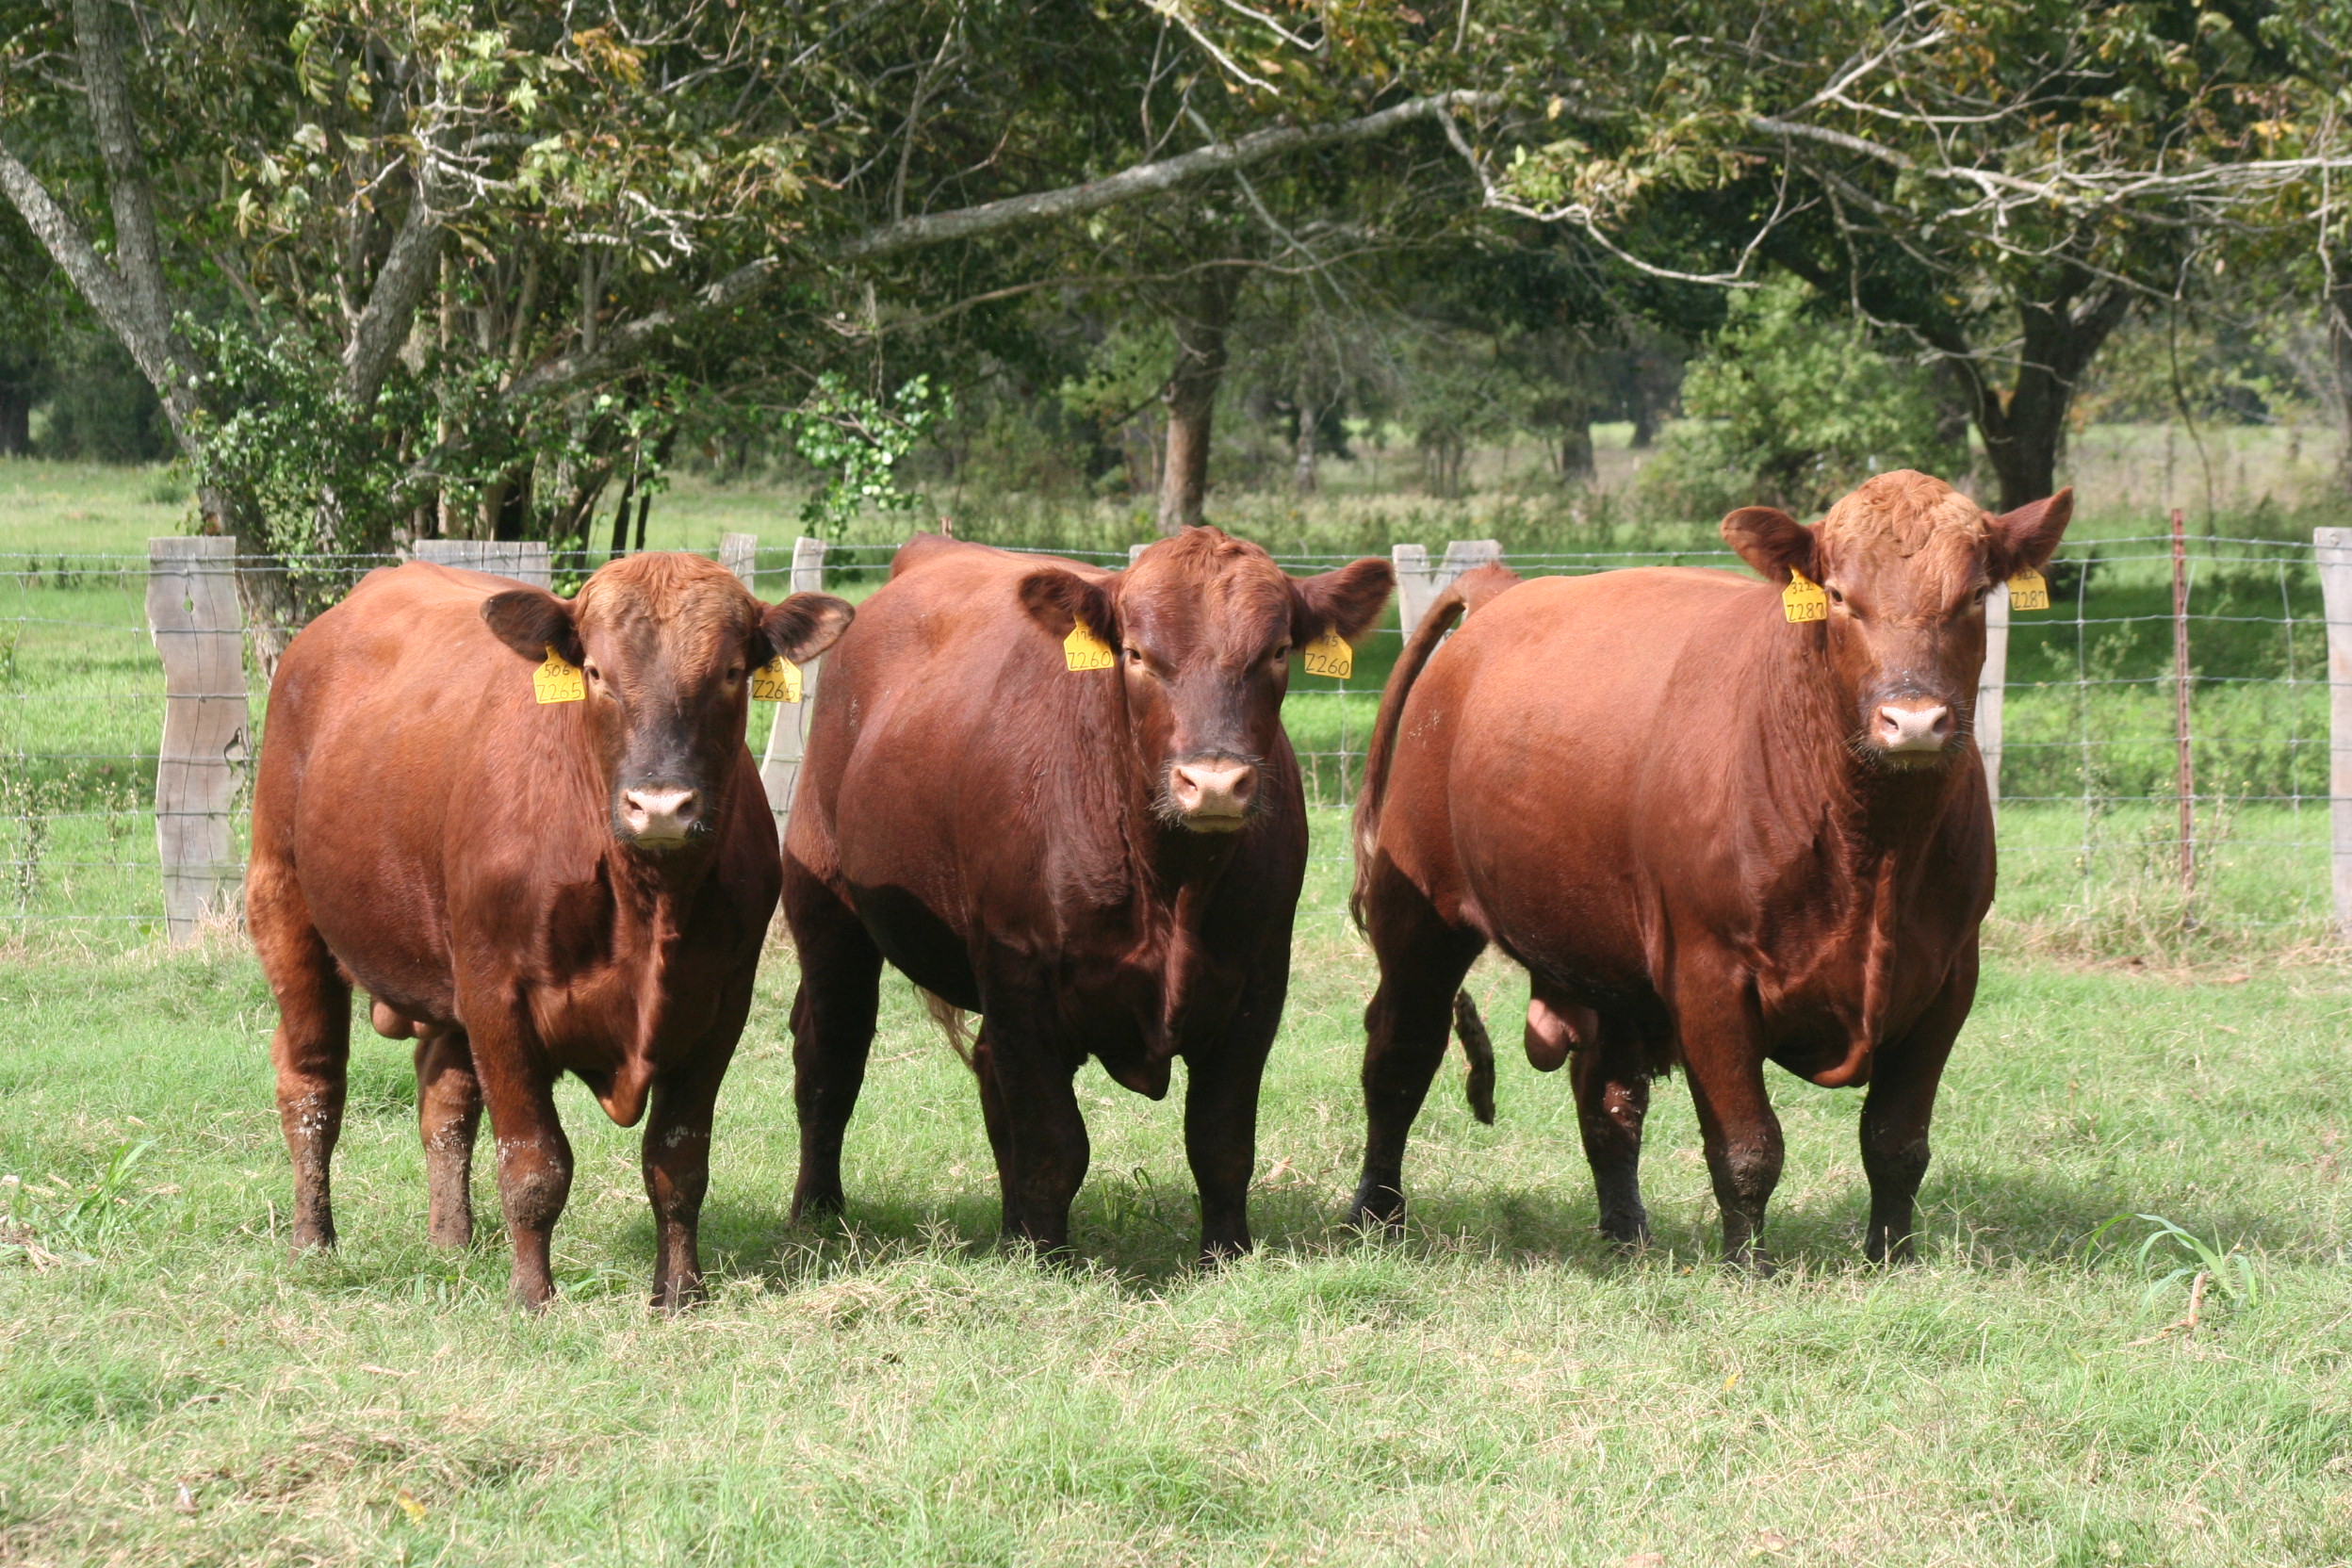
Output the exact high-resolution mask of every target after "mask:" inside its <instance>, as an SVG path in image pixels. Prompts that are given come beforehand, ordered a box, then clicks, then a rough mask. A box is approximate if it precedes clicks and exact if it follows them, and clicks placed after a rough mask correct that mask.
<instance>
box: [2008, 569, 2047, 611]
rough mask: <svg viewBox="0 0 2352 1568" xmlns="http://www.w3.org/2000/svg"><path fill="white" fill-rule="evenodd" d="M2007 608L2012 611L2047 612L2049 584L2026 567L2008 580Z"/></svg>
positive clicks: (2038, 574) (2039, 574)
mask: <svg viewBox="0 0 2352 1568" xmlns="http://www.w3.org/2000/svg"><path fill="white" fill-rule="evenodd" d="M2009 608H2010V609H2012V610H2048V609H2049V608H2050V584H2049V583H2048V582H2046V581H2044V580H2042V574H2041V573H2039V572H2037V571H2035V570H2034V568H2033V567H2031V566H2028V567H2027V568H2025V570H2023V571H2021V572H2019V573H2018V574H2017V576H2015V577H2013V578H2011V579H2010V580H2009Z"/></svg>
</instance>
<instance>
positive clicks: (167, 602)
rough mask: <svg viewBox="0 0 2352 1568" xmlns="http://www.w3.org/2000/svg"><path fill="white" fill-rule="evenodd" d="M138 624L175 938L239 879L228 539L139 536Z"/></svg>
mask: <svg viewBox="0 0 2352 1568" xmlns="http://www.w3.org/2000/svg"><path fill="white" fill-rule="evenodd" d="M147 626H148V629H149V630H150V631H151V632H152V633H153V634H154V636H155V650H156V652H157V653H159V654H160V655H161V656H162V659H163V691H164V698H163V743H162V748H161V754H160V755H159V756H158V757H157V759H156V762H155V848H156V851H157V853H158V856H159V858H160V859H161V861H162V864H163V919H164V930H165V933H166V935H167V937H168V938H169V939H170V940H172V941H173V942H185V941H191V940H193V939H195V936H196V932H197V927H198V925H199V923H201V922H202V921H203V920H204V917H205V916H207V915H220V914H226V913H228V912H230V911H231V910H233V909H234V908H235V907H236V906H237V890H238V887H239V884H240V883H242V881H243V880H244V867H243V866H242V865H240V864H239V863H238V861H237V840H236V835H235V833H234V831H233V827H234V824H233V823H232V821H231V818H230V815H229V809H230V807H231V805H232V804H233V803H234V802H235V800H236V798H237V781H238V776H239V775H240V774H241V773H242V771H243V769H244V764H245V763H246V761H247V760H248V759H249V758H250V757H251V755H252V751H253V743H252V739H251V737H252V734H253V729H252V723H253V715H252V712H251V711H250V710H249V709H248V708H247V706H246V702H245V614H244V611H243V610H242V609H241V608H240V607H239V605H238V602H237V541H236V540H235V539H231V538H223V537H213V538H194V539H185V538H178V539H150V540H148V541H147Z"/></svg>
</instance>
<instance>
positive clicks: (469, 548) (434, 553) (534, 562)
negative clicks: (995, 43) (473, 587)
mask: <svg viewBox="0 0 2352 1568" xmlns="http://www.w3.org/2000/svg"><path fill="white" fill-rule="evenodd" d="M410 553H411V554H412V555H414V556H415V557H416V558H417V560H419V561H431V562H434V563H437V564H440V565H443V566H463V567H465V568H466V569H467V570H468V571H476V572H488V573H490V574H491V575H492V576H494V577H511V578H513V579H514V580H515V581H517V582H528V583H529V584H531V586H532V587H533V588H551V587H552V586H553V584H554V578H555V574H554V572H553V571H552V570H551V569H550V562H549V559H548V556H547V545H546V544H545V543H544V542H542V541H539V540H536V539H419V540H417V543H416V544H415V545H414V546H413V547H411V549H410Z"/></svg>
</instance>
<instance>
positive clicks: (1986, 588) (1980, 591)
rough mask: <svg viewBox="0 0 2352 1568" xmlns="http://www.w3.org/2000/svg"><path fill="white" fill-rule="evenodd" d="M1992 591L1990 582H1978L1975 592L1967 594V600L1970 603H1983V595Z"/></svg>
mask: <svg viewBox="0 0 2352 1568" xmlns="http://www.w3.org/2000/svg"><path fill="white" fill-rule="evenodd" d="M1992 591H1993V585H1992V584H1991V583H1989V582H1984V583H1979V584H1978V585H1977V589H1976V592H1975V593H1974V594H1973V595H1971V596H1969V599H1968V602H1969V603H1971V604H1983V603H1984V602H1985V596H1986V595H1987V594H1990V593H1991V592H1992Z"/></svg>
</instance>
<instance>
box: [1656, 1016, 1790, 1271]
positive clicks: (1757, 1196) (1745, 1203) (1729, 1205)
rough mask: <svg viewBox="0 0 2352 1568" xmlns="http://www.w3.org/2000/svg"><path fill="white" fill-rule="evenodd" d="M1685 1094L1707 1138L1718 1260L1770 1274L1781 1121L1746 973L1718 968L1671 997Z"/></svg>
mask: <svg viewBox="0 0 2352 1568" xmlns="http://www.w3.org/2000/svg"><path fill="white" fill-rule="evenodd" d="M1674 1002H1675V1006H1674V1014H1675V1019H1674V1022H1675V1027H1676V1029H1677V1030H1678V1032H1679V1033H1680V1035H1681V1037H1682V1056H1683V1062H1684V1065H1685V1068H1686V1070H1688V1072H1689V1073H1690V1077H1691V1100H1692V1101H1693V1102H1694V1103H1696V1105H1697V1107H1698V1113H1699V1131H1700V1133H1701V1135H1703V1136H1704V1138H1705V1139H1706V1143H1707V1174H1708V1175H1709V1176H1710V1177H1712V1178H1713V1180H1714V1187H1715V1201H1716V1202H1717V1203H1718V1204H1719V1205H1720V1206H1721V1207H1722V1209H1723V1262H1725V1263H1726V1264H1729V1265H1731V1266H1734V1267H1736V1268H1744V1269H1746V1270H1748V1271H1749V1272H1751V1273H1754V1274H1770V1273H1771V1272H1772V1257H1771V1255H1770V1254H1769V1253H1767V1252H1766V1251H1765V1250H1764V1247H1763V1242H1762V1236H1763V1233H1764V1207H1765V1205H1766V1204H1767V1203H1769V1202H1770V1201H1772V1189H1773V1188H1774V1187H1776V1186H1778V1185H1779V1184H1780V1168H1781V1161H1782V1158H1783V1153H1784V1151H1783V1145H1782V1142H1781V1135H1780V1118H1779V1117H1778V1116H1776V1115H1774V1114H1773V1112H1772V1099H1771V1097H1770V1096H1769V1095H1767V1094H1766V1093H1765V1092H1764V1032H1763V1025H1762V1021H1761V1020H1760V1019H1759V1018H1758V1017H1757V1016H1756V1005H1755V1000H1754V997H1753V995H1752V994H1751V992H1750V990H1749V988H1748V985H1747V982H1746V979H1745V977H1744V976H1741V975H1739V974H1737V973H1723V972H1717V973H1711V974H1708V975H1707V976H1706V977H1705V978H1703V979H1696V980H1693V981H1690V982H1686V983H1684V984H1682V985H1680V986H1678V987H1677V988H1676V990H1675V995H1674Z"/></svg>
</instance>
